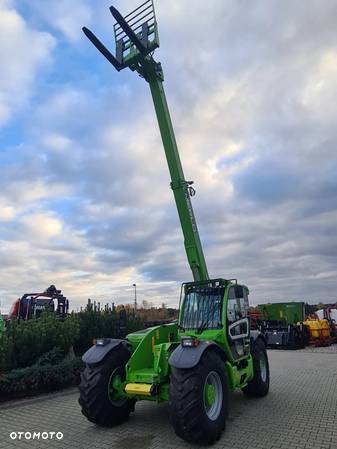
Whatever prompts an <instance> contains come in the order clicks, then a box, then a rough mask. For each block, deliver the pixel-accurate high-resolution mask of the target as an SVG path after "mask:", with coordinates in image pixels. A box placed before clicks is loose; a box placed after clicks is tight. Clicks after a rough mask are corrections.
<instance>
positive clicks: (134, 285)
mask: <svg viewBox="0 0 337 449" xmlns="http://www.w3.org/2000/svg"><path fill="white" fill-rule="evenodd" d="M132 285H133V287H135V307H134V309H135V313H136V310H137V285H136V284H132Z"/></svg>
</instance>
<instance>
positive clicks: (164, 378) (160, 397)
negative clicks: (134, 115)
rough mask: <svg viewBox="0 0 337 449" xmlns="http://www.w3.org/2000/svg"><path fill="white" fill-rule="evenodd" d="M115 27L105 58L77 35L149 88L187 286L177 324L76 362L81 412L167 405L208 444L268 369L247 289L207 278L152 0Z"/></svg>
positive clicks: (260, 386)
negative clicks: (236, 398)
mask: <svg viewBox="0 0 337 449" xmlns="http://www.w3.org/2000/svg"><path fill="white" fill-rule="evenodd" d="M110 11H111V14H112V15H113V17H114V18H115V20H116V24H115V25H114V34H115V40H116V56H114V55H113V54H112V53H111V52H110V51H109V50H108V49H107V48H106V47H105V46H104V45H103V44H102V43H101V42H100V41H99V40H98V39H97V37H96V36H95V35H94V34H93V33H92V32H91V31H90V30H88V29H87V28H83V31H84V33H85V34H86V36H87V37H88V38H89V39H90V41H91V42H92V43H93V44H94V46H95V47H96V48H97V49H98V50H99V51H100V52H101V53H102V54H103V55H104V56H105V57H106V59H107V60H108V61H109V62H110V63H111V64H112V65H113V66H114V67H115V69H117V70H118V71H121V70H122V69H124V68H129V69H131V70H132V71H134V72H136V73H138V74H139V75H140V76H141V77H142V78H143V79H145V81H146V82H147V83H148V84H149V87H150V90H151V94H152V99H153V102H154V107H155V111H156V115H157V119H158V124H159V128H160V132H161V137H162V141H163V145H164V150H165V154H166V159H167V163H168V167H169V172H170V176H171V188H172V190H173V195H174V198H175V202H176V206H177V210H178V215H179V219H180V223H181V227H182V231H183V235H184V242H185V250H186V254H187V259H188V262H189V265H190V267H191V271H192V275H193V279H194V280H193V282H187V283H184V284H183V285H182V287H181V295H180V307H179V309H180V312H179V319H178V322H177V323H172V324H163V325H159V326H154V327H150V328H148V329H145V330H142V331H139V332H135V333H132V334H129V335H127V337H126V339H124V340H122V339H119V340H116V339H111V338H108V339H98V340H96V344H95V345H94V346H92V347H91V348H90V349H89V350H88V351H87V352H86V353H85V354H84V356H83V361H84V362H85V363H86V368H85V370H84V372H83V374H82V379H81V384H80V399H79V402H80V405H81V407H82V413H83V414H84V415H85V416H86V417H87V418H88V419H89V420H90V421H92V422H94V423H96V424H98V425H102V426H114V425H116V424H119V423H121V422H123V421H125V420H127V419H128V416H129V414H130V413H131V412H132V411H133V410H134V408H135V403H136V402H137V401H140V400H149V401H155V402H163V401H168V403H169V414H170V421H171V423H172V425H173V427H174V430H175V432H176V434H177V435H179V436H180V437H181V438H183V439H185V440H186V441H189V442H197V443H200V444H211V443H213V442H214V441H216V440H217V439H218V438H219V437H220V435H221V432H222V430H223V429H224V427H225V419H226V416H227V412H228V392H229V390H234V389H237V388H240V389H242V391H243V392H244V394H245V395H247V396H257V397H261V396H265V395H266V394H267V393H268V390H269V366H268V358H267V353H266V349H265V340H264V337H263V336H262V335H261V333H260V332H259V331H257V330H256V331H250V325H249V318H248V307H249V304H248V293H249V291H248V288H247V287H246V286H245V285H240V284H238V283H237V281H236V280H226V279H223V278H221V279H210V278H209V275H208V271H207V266H206V262H205V258H204V254H203V250H202V246H201V242H200V238H199V233H198V229H197V224H196V220H195V216H194V213H193V208H192V203H191V196H192V195H193V193H194V191H193V189H192V188H191V184H192V182H191V181H186V180H185V177H184V173H183V169H182V165H181V162H180V157H179V153H178V148H177V144H176V140H175V135H174V131H173V126H172V122H171V118H170V114H169V109H168V105H167V102H166V98H165V93H164V88H163V81H164V75H163V70H162V67H161V64H160V63H159V62H156V61H155V60H154V58H153V53H154V50H155V49H156V48H157V47H158V46H159V38H158V28H157V22H156V17H155V13H154V8H153V2H152V0H148V1H145V2H144V3H143V4H142V5H141V6H139V7H138V8H136V9H135V10H134V11H133V12H131V13H130V14H128V15H126V16H124V17H123V16H122V15H121V14H120V13H119V11H118V10H117V9H115V8H114V7H111V8H110Z"/></svg>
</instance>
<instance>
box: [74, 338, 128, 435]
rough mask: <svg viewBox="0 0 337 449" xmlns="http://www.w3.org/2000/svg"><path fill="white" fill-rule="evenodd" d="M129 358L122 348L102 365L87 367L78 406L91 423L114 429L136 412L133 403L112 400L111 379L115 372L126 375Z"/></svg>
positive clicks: (115, 349)
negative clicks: (110, 395)
mask: <svg viewBox="0 0 337 449" xmlns="http://www.w3.org/2000/svg"><path fill="white" fill-rule="evenodd" d="M129 358H130V353H129V351H128V350H127V349H126V348H125V347H124V346H122V345H119V346H118V347H116V348H114V349H113V351H112V352H111V353H109V354H108V355H107V356H106V357H105V358H104V359H103V360H102V361H101V362H99V363H96V364H94V365H87V366H86V368H85V370H84V372H83V373H82V375H81V383H80V385H79V389H80V398H79V404H80V405H81V408H82V413H83V415H84V416H85V417H86V418H87V419H88V420H89V421H91V422H93V423H95V424H97V425H99V426H104V427H112V426H115V425H117V424H121V423H123V422H124V421H127V419H128V418H129V415H130V413H131V411H134V401H133V400H131V399H127V398H121V399H118V400H115V401H114V400H111V399H110V397H109V385H110V382H111V376H112V375H113V373H116V372H117V373H118V374H119V375H120V376H123V375H124V373H125V365H126V363H127V362H128V360H129Z"/></svg>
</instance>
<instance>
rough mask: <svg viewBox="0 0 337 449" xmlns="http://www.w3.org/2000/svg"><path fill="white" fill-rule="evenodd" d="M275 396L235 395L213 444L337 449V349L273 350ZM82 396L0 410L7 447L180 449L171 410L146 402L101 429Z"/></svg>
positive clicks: (2, 442) (0, 433)
mask: <svg viewBox="0 0 337 449" xmlns="http://www.w3.org/2000/svg"><path fill="white" fill-rule="evenodd" d="M269 358H270V365H271V379H272V383H271V390H270V394H269V395H268V396H267V397H266V398H264V399H260V400H248V399H246V398H245V397H244V396H243V395H242V394H241V393H240V392H236V393H234V394H233V395H232V397H231V410H230V416H229V420H228V422H227V430H226V432H225V433H224V434H223V437H222V439H221V440H220V441H219V442H218V443H217V444H215V445H214V446H213V448H214V449H218V448H219V449H220V448H230V449H235V448H238V449H239V448H240V449H278V448H284V449H295V448H298V449H306V448H308V449H320V448H322V449H337V346H335V347H334V348H322V349H320V350H317V349H315V350H310V349H309V350H303V351H277V350H275V351H269ZM77 397H78V394H77V391H76V390H70V391H67V392H66V393H63V394H57V395H50V396H47V397H44V398H39V399H36V400H26V401H18V402H15V403H6V404H2V405H0V448H1V449H5V448H6V449H10V448H13V447H17V448H21V447H22V448H47V447H48V448H58V449H63V448H64V449H66V448H67V449H68V448H69V449H86V448H90V449H114V448H116V449H117V448H118V449H148V448H149V449H150V448H153V449H155V448H158V449H173V448H174V449H179V448H191V447H192V446H191V445H189V444H186V443H185V442H183V441H182V440H180V439H178V438H177V437H176V436H175V434H174V432H173V431H172V429H171V428H170V426H169V423H168V420H167V414H168V410H167V406H166V405H160V406H156V405H155V404H150V403H146V402H144V403H140V404H138V405H137V407H136V413H134V414H132V415H131V418H130V420H129V422H128V423H126V424H124V425H122V426H119V427H118V428H115V429H101V428H98V427H96V426H95V425H93V424H91V423H89V422H88V421H87V420H86V419H85V418H84V417H83V416H82V415H81V413H80V409H79V406H78V403H77ZM13 431H16V432H19V431H22V432H23V431H24V432H27V431H29V432H34V431H35V432H43V431H44V432H59V431H61V432H63V434H64V438H63V440H60V441H59V440H57V439H56V438H55V437H54V438H53V439H52V440H50V439H49V440H47V441H42V440H34V441H32V440H30V441H22V440H21V441H18V440H15V441H14V440H11V439H10V432H13Z"/></svg>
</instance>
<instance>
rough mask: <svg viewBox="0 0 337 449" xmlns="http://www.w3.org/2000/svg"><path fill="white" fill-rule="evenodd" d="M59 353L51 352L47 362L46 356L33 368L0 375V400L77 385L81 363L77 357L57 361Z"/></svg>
mask: <svg viewBox="0 0 337 449" xmlns="http://www.w3.org/2000/svg"><path fill="white" fill-rule="evenodd" d="M57 351H59V353H58V355H56V352H57ZM52 352H54V354H52ZM61 352H62V350H59V349H56V350H53V351H51V353H49V360H48V355H47V354H46V355H45V356H43V358H41V359H39V361H38V362H37V363H36V364H34V365H33V366H29V367H27V368H20V369H15V370H12V371H10V372H8V373H4V374H0V398H1V400H6V399H8V398H11V399H12V398H15V397H22V396H26V395H34V394H36V393H42V392H50V391H54V390H58V389H60V388H64V387H67V386H70V385H76V384H78V382H79V378H80V373H81V371H82V369H83V362H82V361H81V359H80V358H79V357H76V358H74V359H67V358H66V359H62V360H61V361H59V356H60V354H61ZM55 356H56V357H55Z"/></svg>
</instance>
